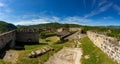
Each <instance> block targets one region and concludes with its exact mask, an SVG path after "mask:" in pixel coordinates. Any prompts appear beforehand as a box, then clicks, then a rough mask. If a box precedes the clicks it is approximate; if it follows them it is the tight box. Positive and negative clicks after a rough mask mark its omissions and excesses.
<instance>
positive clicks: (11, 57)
mask: <svg viewBox="0 0 120 64" xmlns="http://www.w3.org/2000/svg"><path fill="white" fill-rule="evenodd" d="M18 57H19V54H18V53H17V52H16V51H7V52H6V55H5V57H4V58H3V60H4V61H7V62H11V63H12V64H16V61H17V60H18Z"/></svg>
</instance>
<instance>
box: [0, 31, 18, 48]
mask: <svg viewBox="0 0 120 64" xmlns="http://www.w3.org/2000/svg"><path fill="white" fill-rule="evenodd" d="M15 39H16V32H15V30H13V31H9V32H5V33H3V34H0V49H2V48H3V47H5V46H6V45H7V44H9V47H11V48H13V47H14V45H15Z"/></svg>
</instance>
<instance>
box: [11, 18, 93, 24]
mask: <svg viewBox="0 0 120 64" xmlns="http://www.w3.org/2000/svg"><path fill="white" fill-rule="evenodd" d="M50 22H60V23H69V24H86V23H89V22H92V20H90V19H82V18H81V17H77V16H73V17H65V18H60V17H56V16H51V17H48V16H46V17H40V18H39V19H32V20H21V21H18V22H16V23H13V24H15V25H34V24H44V23H50Z"/></svg>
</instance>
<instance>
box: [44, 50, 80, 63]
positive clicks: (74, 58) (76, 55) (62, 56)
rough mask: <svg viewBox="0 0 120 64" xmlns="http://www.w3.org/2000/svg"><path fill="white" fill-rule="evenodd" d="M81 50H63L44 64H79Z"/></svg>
mask: <svg viewBox="0 0 120 64" xmlns="http://www.w3.org/2000/svg"><path fill="white" fill-rule="evenodd" d="M81 56H82V50H81V48H63V49H62V50H60V51H59V52H57V53H56V54H54V55H53V56H52V57H50V58H49V60H48V61H47V62H45V63H44V64H81V62H80V59H81Z"/></svg>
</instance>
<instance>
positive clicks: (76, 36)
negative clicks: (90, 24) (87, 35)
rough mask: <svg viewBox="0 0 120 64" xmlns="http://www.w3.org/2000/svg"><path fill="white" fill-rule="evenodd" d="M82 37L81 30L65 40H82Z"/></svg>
mask: <svg viewBox="0 0 120 64" xmlns="http://www.w3.org/2000/svg"><path fill="white" fill-rule="evenodd" d="M83 36H84V34H81V30H80V31H77V32H75V33H74V34H72V35H70V36H68V37H66V38H65V39H67V40H76V39H80V38H82V37H83Z"/></svg>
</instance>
